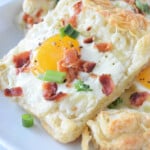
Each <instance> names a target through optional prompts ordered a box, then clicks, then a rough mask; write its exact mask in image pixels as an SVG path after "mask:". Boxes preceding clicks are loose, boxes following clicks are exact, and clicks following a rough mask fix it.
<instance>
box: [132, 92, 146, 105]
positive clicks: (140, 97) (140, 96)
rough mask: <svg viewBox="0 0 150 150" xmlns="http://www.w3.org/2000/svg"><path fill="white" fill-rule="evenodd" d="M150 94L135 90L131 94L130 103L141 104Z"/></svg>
mask: <svg viewBox="0 0 150 150" xmlns="http://www.w3.org/2000/svg"><path fill="white" fill-rule="evenodd" d="M148 96H149V93H147V92H135V93H133V94H132V95H131V96H130V103H131V105H134V106H137V107H138V106H141V105H142V104H143V103H144V101H145V100H146V99H147V97H148Z"/></svg>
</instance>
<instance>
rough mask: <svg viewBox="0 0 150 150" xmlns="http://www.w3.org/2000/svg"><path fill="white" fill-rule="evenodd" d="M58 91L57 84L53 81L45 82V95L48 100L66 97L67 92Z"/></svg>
mask: <svg viewBox="0 0 150 150" xmlns="http://www.w3.org/2000/svg"><path fill="white" fill-rule="evenodd" d="M56 92H57V84H56V83H52V82H47V83H44V84H43V96H44V98H45V99H46V100H49V101H53V100H56V101H58V100H60V99H62V98H63V97H65V96H66V95H67V94H66V93H63V92H59V93H56Z"/></svg>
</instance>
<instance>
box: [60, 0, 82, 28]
mask: <svg viewBox="0 0 150 150" xmlns="http://www.w3.org/2000/svg"><path fill="white" fill-rule="evenodd" d="M73 8H74V15H73V16H71V17H70V18H69V19H68V21H67V23H69V24H71V25H72V26H73V27H74V28H76V27H77V15H78V14H79V13H80V12H81V10H82V2H81V1H80V2H77V3H76V4H75V5H74V6H73ZM63 24H64V23H63ZM65 24H66V23H65Z"/></svg>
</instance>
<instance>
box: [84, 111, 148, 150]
mask: <svg viewBox="0 0 150 150" xmlns="http://www.w3.org/2000/svg"><path fill="white" fill-rule="evenodd" d="M88 126H89V127H90V130H91V134H92V136H93V138H94V140H95V141H96V144H97V145H98V146H99V147H100V149H102V150H120V149H122V150H149V149H150V140H149V136H150V115H149V114H147V113H143V112H138V111H135V110H131V109H121V110H107V111H102V112H101V113H100V114H99V115H98V116H97V118H96V119H95V120H94V121H92V120H90V121H88ZM85 134H87V133H85ZM84 136H85V135H84Z"/></svg>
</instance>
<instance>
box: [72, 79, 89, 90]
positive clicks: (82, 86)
mask: <svg viewBox="0 0 150 150" xmlns="http://www.w3.org/2000/svg"><path fill="white" fill-rule="evenodd" d="M74 87H75V88H76V90H77V91H92V89H91V88H90V86H89V85H87V84H85V83H84V82H83V81H81V80H78V81H77V82H76V83H75V84H74Z"/></svg>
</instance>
